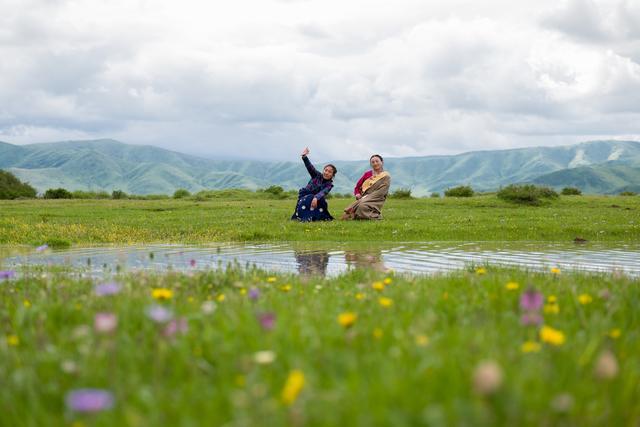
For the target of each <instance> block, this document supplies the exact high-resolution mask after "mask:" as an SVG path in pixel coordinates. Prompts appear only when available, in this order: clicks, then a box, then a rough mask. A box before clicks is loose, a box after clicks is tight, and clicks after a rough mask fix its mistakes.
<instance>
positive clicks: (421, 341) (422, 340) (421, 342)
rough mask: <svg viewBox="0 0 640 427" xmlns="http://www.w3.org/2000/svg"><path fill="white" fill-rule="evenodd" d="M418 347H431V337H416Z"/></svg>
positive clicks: (422, 335) (421, 335)
mask: <svg viewBox="0 0 640 427" xmlns="http://www.w3.org/2000/svg"><path fill="white" fill-rule="evenodd" d="M416 345H417V346H418V347H426V346H428V345H429V337H427V336H426V335H424V334H420V335H416Z"/></svg>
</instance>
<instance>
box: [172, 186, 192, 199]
mask: <svg viewBox="0 0 640 427" xmlns="http://www.w3.org/2000/svg"><path fill="white" fill-rule="evenodd" d="M189 196H191V193H190V192H189V191H188V190H185V189H184V188H178V189H177V190H176V191H175V193H173V198H174V199H183V198H185V197H189Z"/></svg>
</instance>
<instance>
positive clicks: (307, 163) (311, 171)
mask: <svg viewBox="0 0 640 427" xmlns="http://www.w3.org/2000/svg"><path fill="white" fill-rule="evenodd" d="M307 154H309V147H306V148H305V149H304V150H302V161H303V162H304V165H305V167H306V168H307V172H309V175H311V178H315V177H316V176H318V175H322V172H320V171H318V169H316V168H315V167H314V166H313V164H311V160H309V158H308V157H307Z"/></svg>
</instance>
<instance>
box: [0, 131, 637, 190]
mask: <svg viewBox="0 0 640 427" xmlns="http://www.w3.org/2000/svg"><path fill="white" fill-rule="evenodd" d="M292 158H293V159H295V161H290V162H261V161H240V160H237V161H227V160H211V159H205V158H201V157H196V156H191V155H187V154H182V153H177V152H174V151H169V150H164V149H161V148H157V147H151V146H140V145H128V144H123V143H121V142H118V141H113V140H93V141H66V142H53V143H43V144H30V145H22V146H17V145H12V144H8V143H3V142H0V169H7V170H9V171H11V172H13V173H14V174H15V175H16V176H18V177H19V178H20V179H21V180H22V181H27V182H29V183H30V184H31V185H33V186H34V187H35V188H36V189H38V191H40V192H44V191H45V190H46V189H48V188H55V187H64V188H67V189H69V190H93V191H97V190H106V191H112V190H115V189H120V190H123V191H125V192H128V193H134V194H153V193H156V194H157V193H164V194H170V193H173V191H175V190H176V189H178V188H186V189H188V190H189V191H192V192H194V191H200V190H203V189H222V188H249V189H257V188H264V187H268V186H270V185H280V186H282V187H284V188H286V189H297V188H299V187H301V186H302V185H304V184H305V183H306V181H307V180H308V176H307V174H306V171H305V169H304V167H303V165H302V162H300V161H299V160H298V158H297V156H295V155H294V156H292ZM312 160H314V161H318V159H317V158H313V157H312ZM636 162H637V163H636ZM332 163H334V164H335V165H336V166H337V167H338V171H339V172H338V175H337V177H336V180H335V183H336V187H335V190H334V191H337V192H341V193H345V192H351V190H352V188H353V185H354V183H355V182H356V181H357V179H358V178H359V177H360V175H361V174H362V173H363V172H364V171H365V170H367V169H368V162H367V161H366V160H363V161H335V162H332ZM638 165H640V142H635V141H591V142H584V143H581V144H575V145H568V146H562V147H533V148H521V149H512V150H496V151H476V152H469V153H463V154H459V155H455V156H426V157H407V158H387V159H385V168H386V169H387V170H388V171H389V172H390V173H391V175H392V182H393V187H394V188H396V189H397V188H410V189H411V190H412V192H413V194H415V195H426V194H429V193H431V192H433V191H438V192H440V191H442V190H444V189H446V188H449V187H453V186H456V185H461V184H469V185H471V186H473V188H474V189H476V190H480V191H485V190H494V189H496V188H498V187H500V186H504V185H507V184H511V183H516V182H539V183H544V184H547V185H553V186H555V187H563V186H567V185H573V186H578V187H580V188H581V189H582V190H583V191H585V192H592V193H611V192H616V191H618V189H619V188H623V187H624V188H626V187H629V188H635V187H634V186H637V185H639V184H640V180H639V179H638V175H637V173H636V172H637V171H636V169H635V168H636V167H637V166H638ZM317 166H318V167H320V166H322V163H320V162H318V164H317ZM536 179H539V180H540V181H536Z"/></svg>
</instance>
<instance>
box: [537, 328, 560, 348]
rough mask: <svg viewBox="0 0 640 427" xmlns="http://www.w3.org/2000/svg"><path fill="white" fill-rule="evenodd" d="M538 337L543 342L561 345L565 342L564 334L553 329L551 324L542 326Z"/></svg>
mask: <svg viewBox="0 0 640 427" xmlns="http://www.w3.org/2000/svg"><path fill="white" fill-rule="evenodd" d="M540 339H541V340H542V341H543V342H546V343H548V344H552V345H556V346H558V345H562V344H564V342H565V336H564V334H563V333H562V331H559V330H557V329H553V328H552V327H551V326H543V327H542V328H540Z"/></svg>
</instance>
